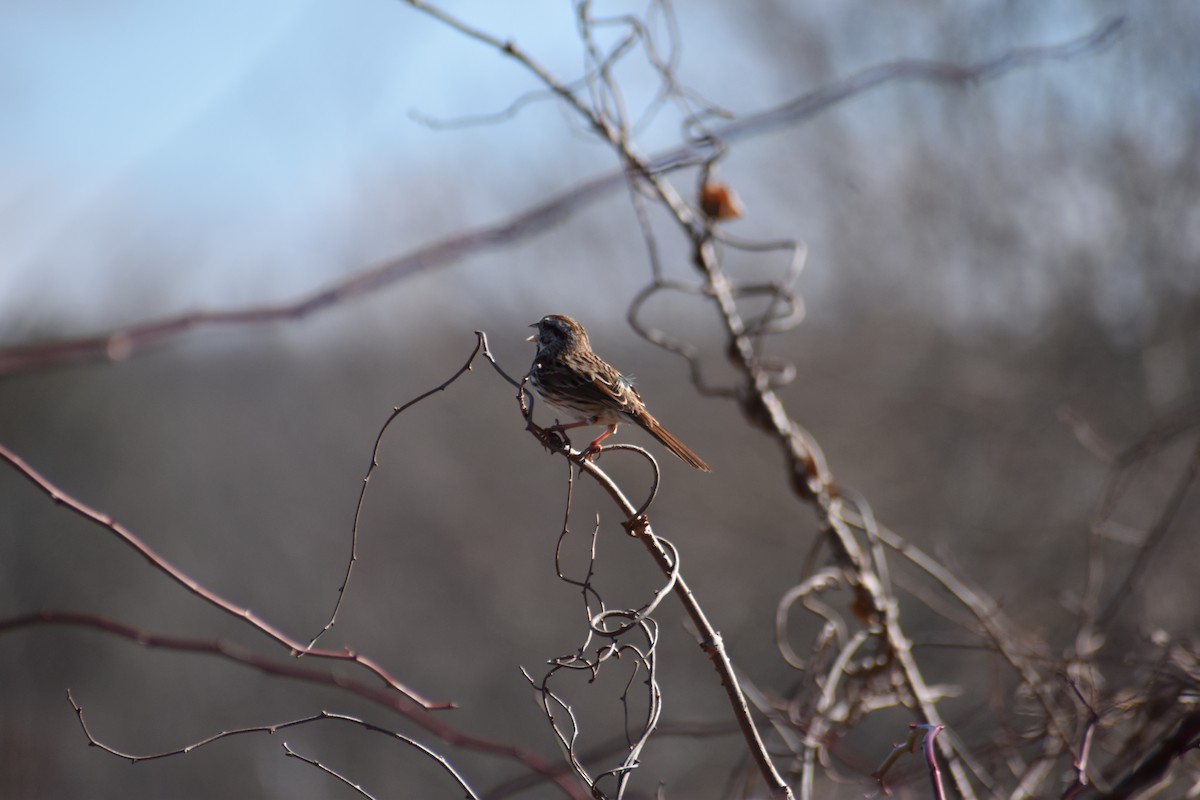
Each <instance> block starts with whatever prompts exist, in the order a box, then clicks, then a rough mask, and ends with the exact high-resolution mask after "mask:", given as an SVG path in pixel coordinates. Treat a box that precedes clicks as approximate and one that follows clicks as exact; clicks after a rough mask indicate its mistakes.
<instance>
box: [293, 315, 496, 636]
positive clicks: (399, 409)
mask: <svg viewBox="0 0 1200 800" xmlns="http://www.w3.org/2000/svg"><path fill="white" fill-rule="evenodd" d="M486 345H487V339H486V336H485V335H484V334H483V333H482V332H481V331H476V332H475V348H474V349H473V350H472V351H471V354H470V355H469V356H468V357H467V360H466V363H464V364H463V365H462V366H461V367H459V368H458V370H457V371H456V372H455V373H454V374H453V375H451V376H450V377H449V378H448V379H446V381H445V382H443V383H441V384H439V385H438V386H435V387H433V388H432V389H430V390H429V391H427V392H422V393H421V394H419V395H417V396H416V397H414V398H413V399H411V400H409V401H408V402H407V403H405V404H404V405H401V406H396V407H395V408H393V409H392V413H391V415H390V416H388V418H387V420H386V421H385V422H384V423H383V426H382V427H381V428H380V429H379V433H378V434H377V435H376V437H375V445H374V446H373V447H372V448H371V463H370V465H369V466H368V467H367V472H366V474H365V475H364V476H363V479H362V487H361V488H360V489H359V492H358V502H357V503H356V504H355V506H354V522H353V524H352V525H351V526H350V558H349V560H348V561H347V562H346V574H345V577H344V578H342V585H341V586H339V587H338V592H337V602H336V603H334V606H333V612H332V613H331V614H330V615H329V621H328V622H326V623H325V626H324V627H323V628H321V630H320V631H319V632H318V633H317V635H316V636H314V637H313V638H312V641H311V642H309V643H308V648H306V649H311V648H312V647H313V646H314V645H315V644H316V643H317V640H318V639H320V638H321V637H322V636H323V635H324V634H325V632H326V631H328V630H329V629H330V628H332V627H333V626H334V623H336V622H337V615H338V611H340V610H341V608H342V601H343V600H344V599H345V597H346V587H348V586H349V585H350V575H351V573H352V572H353V570H354V562H355V561H357V560H358V525H359V522H360V521H361V519H362V510H363V505H364V503H365V502H366V499H367V486H368V484H370V482H371V475H372V474H373V473H374V472H375V468H376V467H378V466H379V449H380V447H381V446H382V445H383V435H384V434H385V433H387V429H388V427H390V426H391V424H392V423H393V422H394V421H395V420H396V418H397V417H399V416H400V415H401V414H403V413H404V412H405V411H407V410H408V409H409V408H411V407H413V406H415V405H416V404H417V403H419V402H421V401H422V400H424V399H426V398H428V397H430V396H432V395H435V394H437V393H438V392H444V391H445V390H446V388H447V387H449V386H450V384H452V383H454V382H455V381H456V380H458V379H459V378H460V377H462V375H463V373H465V372H468V371H469V370H470V369H471V365H472V364H474V363H475V357H476V356H478V355H479V352H480V350H481V349H482V348H484V347H485V346H486Z"/></svg>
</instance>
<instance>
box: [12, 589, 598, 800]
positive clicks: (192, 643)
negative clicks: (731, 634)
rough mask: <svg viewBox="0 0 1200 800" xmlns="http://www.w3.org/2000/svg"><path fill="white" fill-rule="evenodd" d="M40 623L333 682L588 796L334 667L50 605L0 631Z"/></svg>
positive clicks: (522, 757)
mask: <svg viewBox="0 0 1200 800" xmlns="http://www.w3.org/2000/svg"><path fill="white" fill-rule="evenodd" d="M42 625H51V626H54V625H64V626H73V627H83V628H90V629H92V630H96V631H99V632H101V633H106V634H109V635H113V636H118V637H120V638H123V639H127V640H129V641H132V642H135V643H137V644H139V645H141V646H143V647H151V648H161V649H165V650H174V651H179V652H185V653H205V654H209V655H214V656H218V657H220V658H223V659H225V660H227V661H230V662H233V663H237V664H242V665H243V666H247V667H250V668H252V669H255V670H257V671H259V672H262V673H263V674H266V675H278V676H280V677H285V678H291V679H293V680H301V681H306V682H309V683H316V684H324V685H328V686H334V687H337V688H339V689H342V690H343V691H346V692H349V693H350V694H353V695H355V696H358V697H361V698H363V699H366V700H369V701H371V702H373V703H376V704H378V705H379V706H381V707H383V708H387V709H390V710H391V711H394V712H396V713H398V714H400V715H402V716H403V717H404V718H405V719H407V720H409V721H410V722H412V723H413V724H415V725H417V726H418V727H420V728H421V729H423V730H425V731H427V732H428V733H430V734H432V735H433V736H436V737H437V738H438V739H440V740H441V741H443V742H445V743H446V744H448V745H450V746H452V747H460V748H462V749H464V750H471V751H474V752H477V753H484V754H487V755H491V756H496V757H499V758H506V759H509V760H512V761H515V762H518V763H520V764H522V765H523V766H525V767H526V768H527V769H529V770H530V772H534V773H537V774H538V775H540V776H541V777H542V778H543V779H546V780H549V781H552V782H553V783H554V784H555V785H556V786H557V787H558V788H559V789H560V790H561V791H562V792H563V793H564V794H565V795H566V796H567V797H570V798H573V800H584V796H583V795H582V794H581V793H580V792H579V790H578V788H577V787H576V786H575V785H574V784H573V783H572V782H571V781H569V780H566V779H565V778H564V777H563V776H562V774H561V771H560V770H559V769H558V767H557V765H555V764H552V763H550V762H549V761H547V760H546V759H544V758H542V757H541V756H539V755H537V754H536V753H533V752H531V751H528V750H525V749H524V748H521V747H517V746H515V745H511V744H507V743H504V742H497V741H494V740H491V739H486V738H483V737H480V736H474V735H471V734H467V733H463V732H462V731H460V730H458V729H457V728H455V727H454V726H452V725H449V724H447V723H446V722H445V721H444V720H445V717H443V716H440V715H434V714H428V713H425V712H424V711H423V710H422V708H421V707H420V706H418V705H416V704H415V703H413V702H412V701H410V700H408V699H407V698H406V697H404V696H403V695H400V694H397V693H395V692H393V691H389V690H387V689H384V688H380V687H377V686H372V685H370V684H367V683H364V682H362V681H359V680H356V679H354V678H349V677H346V676H344V675H339V674H337V673H335V672H329V671H322V670H318V669H314V668H313V667H311V666H304V665H303V664H301V663H299V662H297V661H294V660H293V661H276V660H272V659H268V658H265V657H263V656H260V655H258V654H256V653H253V652H251V651H249V650H246V649H245V648H241V647H238V646H237V645H234V644H230V643H228V642H223V641H220V640H210V639H195V638H186V637H180V636H169V635H164V634H156V633H151V632H149V631H145V630H142V629H140V628H135V627H133V626H130V625H125V624H123V623H120V622H116V621H114V620H110V619H107V618H105V617H100V616H97V615H94V614H82V613H76V612H71V611H56V610H50V609H47V610H43V611H39V612H37V613H34V614H27V615H24V616H20V617H10V618H6V619H0V634H4V633H6V632H9V631H16V630H20V629H22V628H32V627H39V626H42Z"/></svg>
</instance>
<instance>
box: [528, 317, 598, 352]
mask: <svg viewBox="0 0 1200 800" xmlns="http://www.w3.org/2000/svg"><path fill="white" fill-rule="evenodd" d="M529 327H531V328H536V329H537V332H536V333H534V334H533V335H532V336H530V337H529V338H528V339H526V341H528V342H536V343H537V346H538V352H539V353H540V352H542V351H543V350H547V349H550V350H557V349H560V348H568V347H579V346H583V347H585V348H588V347H590V345H589V344H588V336H587V331H585V330H584V329H583V326H582V325H580V324H579V323H578V322H576V321H575V320H573V319H571V318H570V317H568V316H564V315H563V314H548V315H546V316H544V317H542V318H541V319H540V320H538V321H537V322H535V323H533V324H532V325H530V326H529Z"/></svg>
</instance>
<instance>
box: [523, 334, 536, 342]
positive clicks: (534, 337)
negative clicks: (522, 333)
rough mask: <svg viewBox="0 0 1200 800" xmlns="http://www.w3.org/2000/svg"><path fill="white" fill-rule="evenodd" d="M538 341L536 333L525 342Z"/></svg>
mask: <svg viewBox="0 0 1200 800" xmlns="http://www.w3.org/2000/svg"><path fill="white" fill-rule="evenodd" d="M536 340H537V334H536V333H535V334H534V335H533V336H530V337H528V338H527V339H526V340H525V341H527V342H533V341H536Z"/></svg>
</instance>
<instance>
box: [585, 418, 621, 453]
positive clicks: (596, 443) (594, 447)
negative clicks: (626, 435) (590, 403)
mask: <svg viewBox="0 0 1200 800" xmlns="http://www.w3.org/2000/svg"><path fill="white" fill-rule="evenodd" d="M616 432H617V426H616V424H613V425H609V426H608V430H606V431H605V432H604V433H602V434H600V435H599V436H597V437H596V438H595V439H593V440H592V443H591V444H589V445H588V446H587V449H585V450H584V451H583V457H584V458H590V459H591V460H592V461H595V460H596V459H598V458H599V457H600V450H601V447H600V443H601V442H603V441H604V440H605V439H607V438H608V437H610V436H612V435H613V434H614V433H616Z"/></svg>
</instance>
